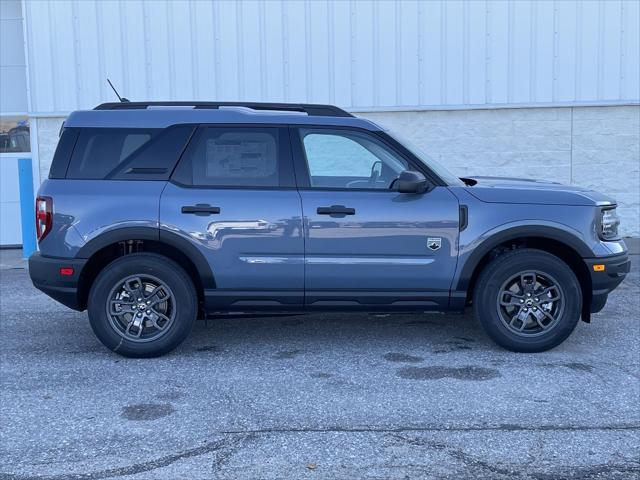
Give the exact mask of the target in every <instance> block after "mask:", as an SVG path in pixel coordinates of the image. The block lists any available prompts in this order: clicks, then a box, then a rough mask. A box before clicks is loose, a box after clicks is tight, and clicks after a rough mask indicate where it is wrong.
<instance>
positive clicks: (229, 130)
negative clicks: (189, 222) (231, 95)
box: [173, 127, 281, 187]
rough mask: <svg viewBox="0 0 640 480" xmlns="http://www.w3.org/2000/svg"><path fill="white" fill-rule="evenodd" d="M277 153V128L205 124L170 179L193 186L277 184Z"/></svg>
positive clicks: (278, 150)
mask: <svg viewBox="0 0 640 480" xmlns="http://www.w3.org/2000/svg"><path fill="white" fill-rule="evenodd" d="M280 156H281V153H280V142H279V132H278V129H277V128H251V127H206V128H203V129H201V130H200V132H199V134H198V137H197V138H196V139H194V141H193V142H192V143H191V145H190V146H189V148H188V150H187V152H185V155H184V157H183V159H182V160H181V162H180V165H179V166H178V168H177V169H176V172H175V173H174V176H173V178H174V180H176V181H177V182H179V183H182V184H185V185H196V186H221V187H225V186H229V187H277V186H279V185H280V174H279V170H280V169H279V158H280Z"/></svg>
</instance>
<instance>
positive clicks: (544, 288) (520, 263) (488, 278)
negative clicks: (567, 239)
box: [473, 249, 582, 352]
mask: <svg viewBox="0 0 640 480" xmlns="http://www.w3.org/2000/svg"><path fill="white" fill-rule="evenodd" d="M473 306H474V312H475V315H476V317H477V318H478V319H479V320H480V323H481V324H482V326H483V327H484V329H485V331H486V332H487V334H488V335H489V336H490V337H491V339H493V340H494V341H495V342H496V343H497V344H499V345H501V346H502V347H504V348H506V349H508V350H512V351H515V352H542V351H545V350H549V349H551V348H553V347H555V346H557V345H559V344H560V343H562V342H563V341H564V340H565V339H566V338H567V337H568V336H569V335H570V334H571V332H572V331H573V330H574V328H575V327H576V325H577V323H578V320H579V319H580V312H581V310H582V291H581V289H580V283H579V282H578V279H577V278H576V276H575V274H574V273H573V271H572V270H571V268H569V266H568V265H567V264H566V263H564V262H563V261H562V260H561V259H559V258H558V257H556V256H555V255H552V254H550V253H547V252H544V251H541V250H533V249H520V250H514V251H512V252H509V253H506V254H504V255H501V256H499V257H497V258H495V259H494V260H493V261H492V262H491V263H489V264H488V265H487V266H486V267H485V269H484V270H483V271H482V272H481V274H480V276H479V278H478V282H477V284H476V287H475V289H474V295H473Z"/></svg>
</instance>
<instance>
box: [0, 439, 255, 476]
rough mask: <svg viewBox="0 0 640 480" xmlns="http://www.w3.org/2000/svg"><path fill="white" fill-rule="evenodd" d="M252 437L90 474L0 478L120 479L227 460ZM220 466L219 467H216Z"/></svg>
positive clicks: (222, 441) (221, 441) (226, 441)
mask: <svg viewBox="0 0 640 480" xmlns="http://www.w3.org/2000/svg"><path fill="white" fill-rule="evenodd" d="M251 437H252V435H251V434H248V435H242V436H238V438H232V439H230V440H228V439H222V440H216V441H214V442H207V443H205V444H204V445H202V446H200V447H196V448H192V449H189V450H185V451H183V452H178V453H172V454H169V455H165V456H164V457H160V458H157V459H155V460H150V461H148V462H142V463H136V464H134V465H129V466H125V467H118V468H110V469H106V470H98V471H95V472H90V473H71V474H60V475H22V474H15V473H0V478H2V479H3V480H100V479H103V478H114V477H122V476H125V475H136V474H138V473H144V472H150V471H152V470H156V469H158V468H163V467H167V466H169V465H171V464H173V463H175V462H177V461H179V460H183V459H185V458H193V457H199V456H201V455H206V454H207V453H219V454H221V455H222V456H221V458H224V459H226V458H228V457H229V455H231V453H232V452H233V450H235V449H237V448H238V447H239V446H240V444H241V443H244V442H245V441H246V440H248V439H250V438H251ZM218 463H220V464H221V462H218V461H216V462H214V465H213V466H214V469H215V468H217V467H216V465H217V464H218ZM218 466H220V465H218Z"/></svg>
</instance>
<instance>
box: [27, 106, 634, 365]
mask: <svg viewBox="0 0 640 480" xmlns="http://www.w3.org/2000/svg"><path fill="white" fill-rule="evenodd" d="M618 223H619V221H618V217H617V215H616V204H615V202H614V201H613V200H612V199H610V198H608V197H606V196H604V195H602V194H600V193H596V192H592V191H588V190H585V189H581V188H577V187H569V186H565V185H560V184H557V183H552V182H542V181H533V180H519V179H514V178H494V177H470V178H462V179H460V178H458V177H456V176H454V175H453V174H451V173H449V172H448V171H447V170H446V169H445V168H443V167H442V166H441V165H438V164H437V163H436V162H435V161H433V160H432V159H430V158H429V157H428V156H427V155H426V154H424V153H422V152H421V151H419V150H418V149H417V148H416V147H414V146H412V145H410V144H409V143H408V142H405V141H404V140H400V139H399V138H398V137H396V136H395V135H393V134H391V133H389V132H387V131H385V130H384V129H383V128H381V127H379V126H378V125H376V124H375V123H373V122H370V121H368V120H364V119H360V118H356V117H354V116H352V115H350V114H349V113H347V112H345V111H343V110H341V109H339V108H337V107H333V106H328V105H297V104H258V103H205V102H155V103H153V102H152V103H136V102H128V103H108V104H103V105H100V106H98V107H96V109H94V110H91V111H78V112H74V113H72V114H71V115H70V116H69V117H68V119H67V120H66V122H65V124H64V126H63V129H62V131H61V136H60V140H59V143H58V147H57V150H56V152H55V156H54V159H53V163H52V165H51V170H50V173H49V178H48V180H46V181H45V182H44V183H43V184H42V186H41V187H40V190H39V192H38V198H37V200H36V227H37V235H38V241H39V248H40V251H39V253H36V254H34V255H33V256H32V257H31V258H30V260H29V272H30V275H31V279H32V281H33V283H34V285H35V286H36V287H37V288H39V289H40V290H42V291H43V292H45V293H46V294H48V295H49V296H51V297H52V298H54V299H55V300H57V301H59V302H61V303H62V304H64V305H66V306H68V307H70V308H73V309H75V310H79V311H83V310H85V309H87V310H88V316H89V320H90V322H91V327H92V328H93V331H94V332H95V334H96V335H97V337H98V338H99V339H100V340H101V341H102V343H104V345H106V346H107V347H108V348H110V349H111V350H113V351H115V352H118V353H120V354H122V355H126V356H133V357H149V356H155V355H161V354H164V353H166V352H169V351H170V350H172V349H174V348H175V347H176V346H177V345H178V344H180V343H181V342H182V341H183V340H184V339H185V337H186V336H187V335H188V333H189V331H190V330H191V327H192V325H193V322H194V320H195V319H196V318H198V317H200V318H202V317H204V316H207V315H215V314H230V313H233V312H245V313H248V314H257V313H262V314H264V313H265V312H272V313H273V314H282V313H303V312H317V311H329V310H330V311H344V312H352V311H364V312H399V311H404V312H406V311H413V312H424V311H433V310H439V311H451V310H453V311H461V310H463V309H464V308H465V307H466V306H469V305H470V306H472V307H473V310H474V312H475V315H476V317H477V318H478V319H479V321H480V322H481V324H482V326H483V327H484V329H485V330H486V332H487V334H488V335H489V336H490V337H491V338H492V339H493V340H494V341H495V342H497V343H498V344H500V345H501V346H503V347H505V348H507V349H510V350H514V351H520V352H537V351H543V350H547V349H550V348H552V347H554V346H556V345H558V344H559V343H561V342H562V341H564V340H565V339H566V338H567V337H568V336H569V334H570V333H571V332H572V330H573V329H574V328H575V326H576V324H577V322H578V321H579V319H580V317H582V319H583V320H584V321H586V322H589V321H590V315H591V313H593V312H598V311H599V310H601V309H602V307H603V306H604V304H605V302H606V300H607V294H608V293H609V292H611V291H612V290H613V289H614V288H615V287H616V286H617V285H618V284H619V283H620V282H621V281H622V280H623V278H624V276H625V274H626V273H627V272H628V271H629V265H630V264H629V260H628V257H627V249H626V246H625V244H624V242H623V241H622V240H621V239H620V237H619V235H618Z"/></svg>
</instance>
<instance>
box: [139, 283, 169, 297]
mask: <svg viewBox="0 0 640 480" xmlns="http://www.w3.org/2000/svg"><path fill="white" fill-rule="evenodd" d="M160 292H164V293H165V295H166V294H167V291H166V290H165V288H164V285H158V286H157V287H155V288H154V289H153V290H152V291H151V293H150V294H149V295H147V296H145V297H144V299H145V300H151V298H153V297H154V296H155V295H158V293H160Z"/></svg>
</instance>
